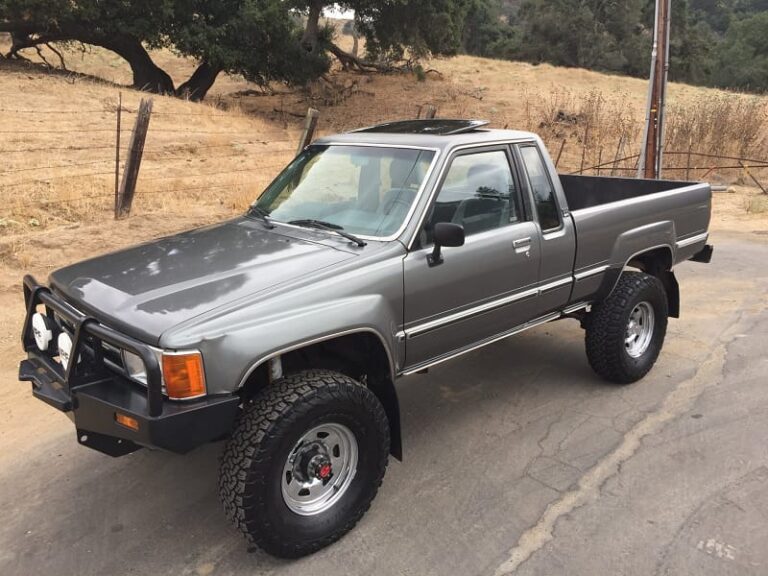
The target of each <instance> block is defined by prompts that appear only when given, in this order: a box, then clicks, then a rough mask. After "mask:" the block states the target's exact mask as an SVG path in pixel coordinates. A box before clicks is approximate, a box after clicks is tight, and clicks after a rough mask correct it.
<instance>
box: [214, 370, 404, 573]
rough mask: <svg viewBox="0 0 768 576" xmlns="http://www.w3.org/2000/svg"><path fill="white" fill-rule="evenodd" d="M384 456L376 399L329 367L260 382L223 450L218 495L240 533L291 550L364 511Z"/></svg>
mask: <svg viewBox="0 0 768 576" xmlns="http://www.w3.org/2000/svg"><path fill="white" fill-rule="evenodd" d="M388 455H389V425H388V422H387V417H386V414H385V412H384V409H383V407H382V406H381V403H380V402H379V400H378V399H377V398H376V396H375V395H374V394H373V393H372V392H371V391H370V390H368V389H367V388H365V387H364V386H362V385H361V384H360V383H358V382H356V381H355V380H353V379H352V378H349V377H348V376H345V375H343V374H339V373H337V372H331V371H327V370H309V371H305V372H300V373H298V374H294V375H291V376H288V377H286V378H285V379H283V380H282V381H281V382H278V383H275V385H274V386H271V387H269V388H267V389H265V390H263V391H262V392H261V393H260V395H259V396H258V397H257V398H256V399H255V400H254V402H253V403H252V404H251V405H250V406H248V407H247V408H246V409H245V410H244V412H243V414H242V416H241V418H240V420H239V421H238V424H237V426H236V427H235V431H234V433H233V434H232V437H231V438H230V439H229V441H228V444H227V446H226V448H225V450H224V455H223V457H222V462H221V469H220V474H219V495H220V497H221V500H222V502H223V504H224V508H225V510H226V512H227V515H228V516H229V517H230V518H231V519H232V521H233V522H234V523H235V525H236V526H237V527H238V528H239V529H240V530H241V531H242V532H243V533H244V534H245V535H246V537H247V538H248V539H249V540H250V541H251V542H253V543H254V544H256V545H257V546H259V547H261V548H262V549H264V550H265V551H267V552H269V553H270V554H272V555H274V556H280V557H284V558H296V557H299V556H304V555H306V554H310V553H312V552H315V551H317V550H319V549H320V548H323V547H325V546H327V545H329V544H331V543H332V542H335V541H336V540H338V539H339V538H341V537H342V536H343V535H344V534H345V533H347V532H348V531H349V530H351V529H352V527H354V525H355V524H356V523H357V521H358V520H359V519H360V518H361V517H362V516H363V514H365V512H366V511H367V510H368V508H369V506H370V504H371V502H372V500H373V498H374V497H375V495H376V492H377V491H378V488H379V486H380V485H381V482H382V479H383V477H384V472H385V470H386V467H387V459H388Z"/></svg>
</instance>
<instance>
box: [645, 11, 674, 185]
mask: <svg viewBox="0 0 768 576" xmlns="http://www.w3.org/2000/svg"><path fill="white" fill-rule="evenodd" d="M670 12H671V0H656V19H655V23H654V26H653V50H652V52H651V77H650V81H649V84H648V109H647V112H646V116H645V130H644V132H643V147H642V149H641V150H640V162H639V163H638V168H637V177H638V178H643V177H644V178H660V177H661V168H662V155H663V143H664V106H665V99H666V93H667V75H668V72H669V20H670Z"/></svg>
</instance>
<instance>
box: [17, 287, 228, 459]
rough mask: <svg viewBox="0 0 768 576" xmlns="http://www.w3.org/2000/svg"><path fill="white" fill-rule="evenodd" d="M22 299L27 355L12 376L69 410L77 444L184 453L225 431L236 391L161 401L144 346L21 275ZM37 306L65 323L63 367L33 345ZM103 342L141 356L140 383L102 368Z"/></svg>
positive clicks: (116, 452) (111, 450) (156, 369)
mask: <svg viewBox="0 0 768 576" xmlns="http://www.w3.org/2000/svg"><path fill="white" fill-rule="evenodd" d="M24 297H25V301H26V305H27V316H26V319H25V321H24V328H23V331H22V343H23V346H24V350H25V351H26V352H27V359H26V360H22V362H21V364H20V366H19V380H22V381H29V382H31V383H32V394H33V395H34V396H35V397H36V398H38V399H40V400H42V401H43V402H46V403H47V404H50V405H51V406H53V407H54V408H56V409H58V410H61V411H62V412H66V413H68V415H69V416H70V418H71V419H72V420H73V422H74V424H75V428H76V429H77V439H78V442H80V443H81V444H83V445H85V446H88V447H90V448H93V449H95V450H98V451H100V452H104V453H105V454H109V455H110V456H122V455H123V454H128V453H130V452H134V451H135V450H138V449H139V448H141V447H142V446H147V447H156V448H162V449H165V450H169V451H172V452H178V453H184V452H188V451H189V450H191V449H193V448H195V447H197V446H200V445H201V444H205V443H206V442H210V441H211V440H215V439H217V438H220V437H222V436H224V435H226V434H227V433H229V432H230V431H231V429H232V426H233V424H234V421H235V417H236V415H237V411H238V406H239V404H240V399H239V398H238V397H237V396H210V397H205V398H201V399H198V400H193V401H185V402H183V401H173V400H167V399H166V398H164V397H163V394H162V382H161V376H160V366H159V363H158V361H157V357H156V356H155V354H154V352H153V351H152V350H151V349H150V348H149V347H148V346H147V345H145V344H143V343H141V342H139V341H138V340H134V339H133V338H129V337H127V336H125V335H123V334H121V333H119V332H116V331H115V330H112V329H111V328H108V327H106V326H104V325H102V324H99V323H98V322H97V321H96V320H95V319H94V318H90V317H88V316H86V315H84V314H82V313H81V312H79V311H78V310H75V309H74V308H72V307H71V306H70V305H69V304H67V303H66V302H65V301H64V300H62V299H61V298H59V297H57V296H56V295H54V294H53V293H52V292H51V291H50V289H49V288H47V287H45V286H42V285H40V284H38V283H37V282H36V281H35V280H34V278H32V277H31V276H25V278H24ZM40 306H44V307H45V313H46V314H47V315H48V316H49V317H50V318H52V319H53V318H58V319H59V320H63V321H64V322H66V324H67V325H68V326H70V327H72V330H73V333H74V334H73V338H72V340H73V344H72V353H71V358H72V361H71V362H70V364H69V367H68V369H67V370H64V369H63V367H62V365H61V364H60V363H59V362H57V361H56V360H55V359H54V356H53V355H52V353H51V352H49V351H41V350H40V349H38V348H37V346H36V345H35V341H34V337H33V336H32V330H31V324H32V315H33V314H34V313H35V312H36V311H37V309H38V307H40ZM62 329H63V328H62ZM54 340H55V339H54ZM102 342H106V343H108V344H110V345H112V346H116V347H118V348H121V349H125V350H128V351H130V352H133V353H134V354H137V355H139V356H140V357H141V358H142V360H143V361H144V364H145V366H146V368H147V386H146V388H144V387H143V386H140V385H139V384H137V383H135V382H133V381H132V380H130V379H128V378H126V377H125V376H123V375H121V374H118V373H115V372H114V371H112V370H110V369H109V368H108V367H107V365H106V363H105V361H104V357H103V353H102V350H103V348H102ZM77 359H79V360H77ZM76 360H77V361H76ZM118 414H119V415H121V416H126V417H128V418H129V419H132V421H133V423H135V425H134V426H133V427H132V428H129V427H128V426H125V425H123V424H121V423H119V422H118V421H117V419H116V417H117V415H118ZM134 428H135V429H134Z"/></svg>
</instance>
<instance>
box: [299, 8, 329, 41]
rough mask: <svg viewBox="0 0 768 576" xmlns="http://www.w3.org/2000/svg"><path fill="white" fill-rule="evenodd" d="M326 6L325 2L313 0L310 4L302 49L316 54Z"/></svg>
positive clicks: (302, 38)
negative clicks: (321, 18)
mask: <svg viewBox="0 0 768 576" xmlns="http://www.w3.org/2000/svg"><path fill="white" fill-rule="evenodd" d="M324 5H325V2H324V0H311V1H310V3H309V15H308V16H307V26H306V27H305V28H304V34H303V35H302V37H301V47H302V48H304V50H306V51H307V52H314V51H315V48H316V47H317V37H318V35H319V34H320V15H321V14H322V12H323V6H324Z"/></svg>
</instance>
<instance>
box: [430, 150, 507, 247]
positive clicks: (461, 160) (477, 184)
mask: <svg viewBox="0 0 768 576" xmlns="http://www.w3.org/2000/svg"><path fill="white" fill-rule="evenodd" d="M521 218H522V212H521V211H520V201H519V194H518V190H517V186H516V185H515V179H514V178H513V177H512V170H511V169H510V166H509V160H508V158H507V154H506V153H505V152H504V151H502V150H496V151H493V152H479V153H476V154H465V155H462V156H457V157H456V158H454V159H453V161H452V163H451V167H450V168H449V169H448V174H447V175H446V178H445V181H444V182H443V185H442V187H441V188H440V192H439V193H438V195H437V198H436V200H435V205H434V207H433V209H432V214H431V216H430V219H429V222H428V225H427V227H426V232H427V238H426V243H429V242H431V241H432V238H431V231H432V230H433V228H434V225H435V224H437V223H438V222H454V223H456V224H461V225H462V226H464V231H465V233H466V235H467V236H469V235H471V234H477V233H479V232H484V231H486V230H492V229H494V228H500V227H501V226H506V225H507V224H509V223H511V222H517V221H518V220H520V219H521Z"/></svg>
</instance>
